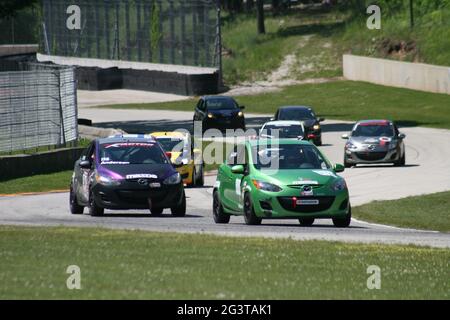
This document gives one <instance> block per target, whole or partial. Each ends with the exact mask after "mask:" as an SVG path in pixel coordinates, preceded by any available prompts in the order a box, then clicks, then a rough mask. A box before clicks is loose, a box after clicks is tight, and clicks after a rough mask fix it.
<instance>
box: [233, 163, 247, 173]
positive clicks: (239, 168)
mask: <svg viewBox="0 0 450 320" xmlns="http://www.w3.org/2000/svg"><path fill="white" fill-rule="evenodd" d="M244 171H245V169H244V166H243V165H242V164H238V165H236V166H233V167H231V172H233V173H234V174H244Z"/></svg>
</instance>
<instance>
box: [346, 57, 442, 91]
mask: <svg viewBox="0 0 450 320" xmlns="http://www.w3.org/2000/svg"><path fill="white" fill-rule="evenodd" d="M343 60H344V65H343V68H344V77H345V78H346V79H348V80H354V81H366V82H371V83H376V84H381V85H385V86H391V87H399V88H407V89H413V90H420V91H427V92H434V93H444V94H450V67H440V66H434V65H428V64H423V63H410V62H401V61H393V60H385V59H376V58H368V57H361V56H354V55H344V59H343Z"/></svg>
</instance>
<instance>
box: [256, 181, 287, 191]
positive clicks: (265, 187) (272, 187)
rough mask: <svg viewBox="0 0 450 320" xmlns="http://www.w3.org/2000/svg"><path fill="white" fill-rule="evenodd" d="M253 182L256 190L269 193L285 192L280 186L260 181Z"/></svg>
mask: <svg viewBox="0 0 450 320" xmlns="http://www.w3.org/2000/svg"><path fill="white" fill-rule="evenodd" d="M252 182H253V185H254V186H255V188H256V189H258V190H263V191H269V192H280V191H281V190H283V189H281V188H280V187H279V186H277V185H275V184H272V183H268V182H263V181H259V180H252Z"/></svg>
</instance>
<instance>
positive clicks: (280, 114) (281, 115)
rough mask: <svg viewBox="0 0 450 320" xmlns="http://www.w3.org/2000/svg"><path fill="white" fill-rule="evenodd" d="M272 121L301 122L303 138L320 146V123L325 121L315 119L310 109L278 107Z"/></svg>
mask: <svg viewBox="0 0 450 320" xmlns="http://www.w3.org/2000/svg"><path fill="white" fill-rule="evenodd" d="M272 120H273V121H277V120H289V121H302V122H303V126H304V127H305V137H306V138H307V139H308V140H312V141H313V142H314V144H315V145H316V146H321V145H322V128H321V126H320V122H322V121H324V120H325V119H324V118H319V117H317V116H316V114H315V113H314V110H313V109H312V108H311V107H305V106H285V107H280V108H278V110H277V112H276V113H275V116H274V117H273V118H272Z"/></svg>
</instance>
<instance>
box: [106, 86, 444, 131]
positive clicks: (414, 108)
mask: <svg viewBox="0 0 450 320" xmlns="http://www.w3.org/2000/svg"><path fill="white" fill-rule="evenodd" d="M236 99H237V101H238V102H239V103H240V104H242V105H245V106H246V109H245V111H246V112H251V113H268V114H274V113H275V110H276V109H277V108H278V107H279V106H281V105H309V106H312V107H314V109H315V111H316V113H317V114H320V115H321V116H324V117H326V118H330V119H340V120H354V121H356V120H360V119H370V118H382V119H384V118H387V119H392V120H395V121H398V122H399V124H400V125H409V126H416V125H417V126H425V127H434V128H445V129H450V96H448V95H444V94H434V93H428V92H421V91H414V90H409V89H401V88H392V87H385V86H380V85H374V84H370V83H364V82H354V81H335V82H328V83H321V84H305V85H296V86H290V87H286V88H284V89H283V90H282V91H280V92H271V93H265V94H259V95H251V96H239V97H236ZM195 104H196V100H195V99H191V100H186V101H176V102H168V103H148V104H127V105H114V106H103V107H104V108H114V109H167V110H181V111H193V110H194V109H195Z"/></svg>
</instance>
